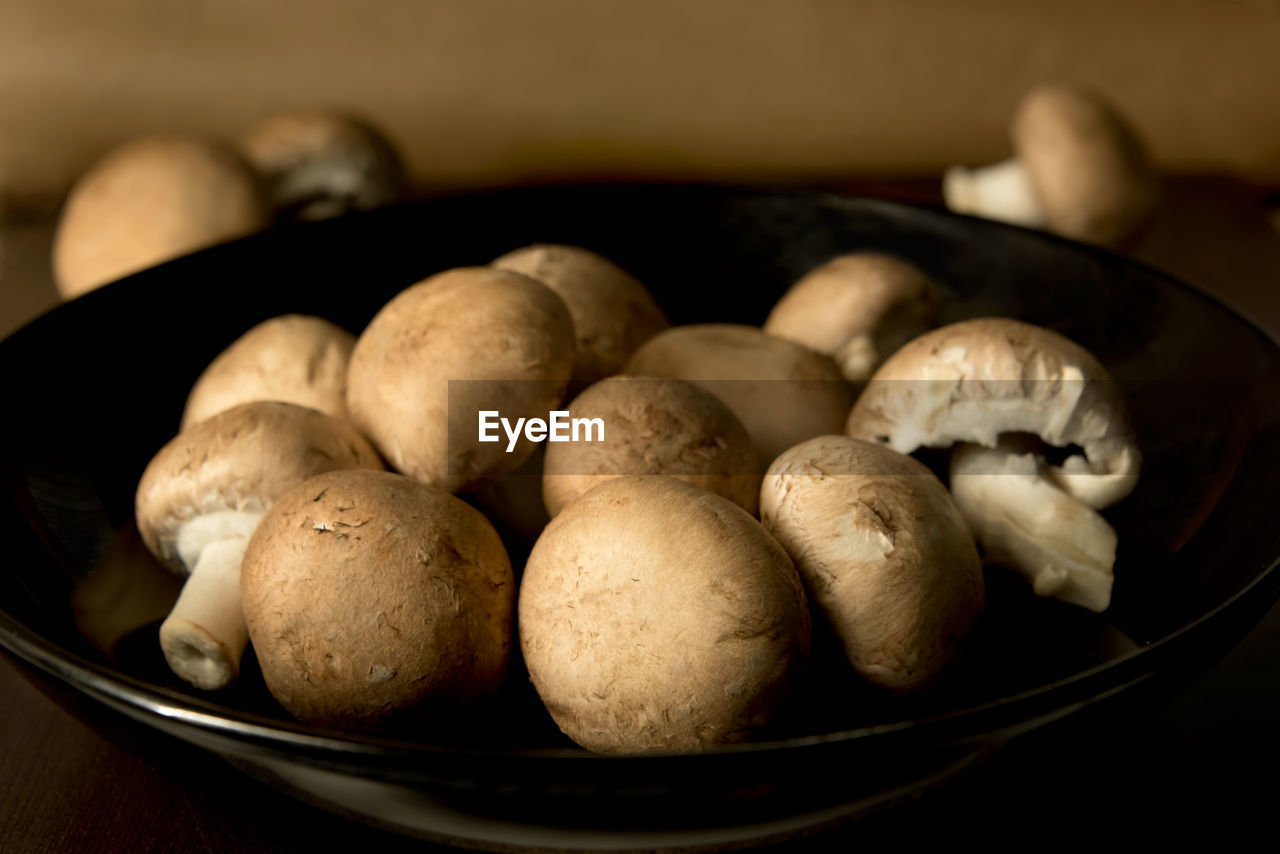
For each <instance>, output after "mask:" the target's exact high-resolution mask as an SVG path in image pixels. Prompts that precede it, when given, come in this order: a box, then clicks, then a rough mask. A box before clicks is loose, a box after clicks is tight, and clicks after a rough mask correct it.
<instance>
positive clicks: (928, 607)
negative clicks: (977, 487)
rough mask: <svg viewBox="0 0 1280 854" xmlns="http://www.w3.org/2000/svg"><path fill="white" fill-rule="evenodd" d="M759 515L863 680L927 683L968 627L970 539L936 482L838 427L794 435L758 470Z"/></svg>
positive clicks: (972, 573) (978, 596)
mask: <svg viewBox="0 0 1280 854" xmlns="http://www.w3.org/2000/svg"><path fill="white" fill-rule="evenodd" d="M760 518H761V521H762V522H763V523H764V526H765V530H767V531H769V533H771V534H773V535H774V536H775V537H777V538H778V542H780V543H781V544H782V546H783V548H785V549H786V550H787V553H788V554H790V555H791V557H792V559H793V560H794V561H795V563H796V568H797V569H798V570H799V571H800V577H801V578H802V579H804V582H805V587H806V588H807V589H808V591H809V594H810V598H811V599H812V601H813V602H815V603H816V604H817V606H818V607H819V608H821V609H822V612H823V614H825V615H826V617H827V620H828V622H829V623H830V624H831V627H832V629H833V630H834V631H835V633H836V635H837V637H839V639H840V642H841V643H842V644H843V646H844V651H845V655H846V657H847V658H848V660H849V663H850V664H851V665H852V667H853V669H854V670H855V671H856V672H857V673H858V674H859V675H860V676H862V677H863V678H865V679H867V680H868V681H870V682H872V683H874V684H877V685H880V686H882V687H885V688H888V689H890V690H893V691H895V692H908V691H913V690H918V689H920V688H923V687H925V686H927V685H928V684H929V683H930V682H932V681H933V680H934V679H936V678H937V676H938V674H939V673H940V672H941V671H942V670H943V669H944V668H945V667H946V666H947V665H948V664H950V663H951V662H952V661H954V660H955V658H956V657H957V656H958V654H959V653H960V651H961V649H962V648H963V645H964V642H965V640H966V639H967V638H968V637H969V636H970V635H971V634H972V632H973V630H974V628H975V626H976V625H977V622H978V617H979V615H980V614H981V612H982V606H983V595H984V593H983V578H982V561H981V559H980V558H979V557H978V550H977V548H976V547H975V546H974V542H973V537H972V536H971V535H970V533H969V530H968V528H966V526H965V522H964V519H962V518H961V516H960V512H959V511H958V510H957V509H956V506H955V504H953V503H952V501H951V497H950V496H949V495H948V494H947V489H946V487H944V486H943V485H942V483H941V481H939V480H938V479H937V478H936V477H934V475H933V473H932V472H930V471H929V469H928V468H926V467H925V466H924V465H923V464H921V463H919V462H917V461H916V460H914V459H912V458H911V457H908V456H905V455H903V454H899V453H897V452H896V451H892V450H890V449H888V448H885V447H883V446H880V445H875V444H872V443H870V442H863V441H860V440H858V439H851V438H849V437H847V436H819V437H818V438H816V439H810V440H809V441H807V442H802V443H801V444H799V445H797V446H795V447H794V448H791V449H790V450H788V451H787V452H786V453H784V454H782V456H780V457H778V458H777V459H776V460H774V461H773V465H771V466H769V470H768V472H766V473H765V477H764V484H763V486H762V488H761V491H760Z"/></svg>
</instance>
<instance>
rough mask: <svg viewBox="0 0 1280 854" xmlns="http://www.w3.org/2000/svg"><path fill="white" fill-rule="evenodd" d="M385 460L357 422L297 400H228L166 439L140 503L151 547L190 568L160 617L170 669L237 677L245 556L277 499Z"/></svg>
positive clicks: (218, 681)
mask: <svg viewBox="0 0 1280 854" xmlns="http://www.w3.org/2000/svg"><path fill="white" fill-rule="evenodd" d="M381 466H382V462H381V460H380V459H379V458H378V455H377V453H375V452H374V450H373V448H372V447H370V445H369V443H368V442H366V441H365V440H364V438H363V437H361V436H360V435H359V434H358V433H356V431H355V430H354V429H353V428H352V427H350V426H349V425H347V424H346V423H344V422H342V421H339V420H337V419H336V418H331V417H330V416H328V415H325V414H324V413H321V412H317V411H316V410H314V409H307V408H306V407H302V406H295V405H294V404H291V403H276V402H255V403H247V404H244V405H242V406H237V407H235V408H234V409H228V410H227V411H225V412H222V413H219V414H218V415H215V416H213V417H212V418H210V419H208V420H206V421H201V422H199V423H198V424H194V425H192V426H191V427H189V428H188V429H187V430H185V431H183V432H182V433H181V434H179V435H178V436H177V437H176V438H174V439H173V440H172V441H170V442H169V443H168V444H167V445H165V446H164V447H163V448H161V449H160V451H159V452H158V453H157V454H156V455H155V457H153V458H152V460H151V462H150V463H149V464H148V465H147V468H146V471H144V472H143V474H142V480H141V481H140V482H139V484H138V493H137V499H136V507H135V512H136V516H137V520H138V530H139V532H140V533H141V534H142V539H143V542H145V543H146V544H147V548H148V549H149V550H150V551H151V553H152V554H154V555H155V556H156V558H157V559H159V560H160V562H161V563H163V564H164V565H165V566H167V567H168V568H169V569H171V570H173V571H175V572H178V573H182V574H188V573H189V574H190V577H189V578H188V579H187V582H186V584H185V585H184V586H183V588H182V594H181V595H180V596H179V597H178V601H177V603H176V604H175V605H174V607H173V610H172V611H171V612H170V613H169V616H168V617H167V618H166V619H165V621H164V623H163V624H162V625H161V627H160V645H161V647H162V648H163V649H164V654H165V658H166V659H167V660H168V662H169V666H170V667H171V668H172V669H173V672H174V673H176V674H178V675H179V676H181V677H182V678H183V679H185V680H187V681H188V682H190V683H191V684H192V685H195V686H196V687H197V688H203V689H206V690H212V689H216V688H221V687H224V686H226V685H227V684H229V683H230V682H231V681H232V680H233V679H235V677H236V675H237V673H238V672H239V667H240V656H241V655H242V653H243V652H244V647H245V642H246V637H247V636H246V629H245V623H244V614H243V612H242V611H241V607H240V562H241V558H242V557H243V555H244V549H245V546H246V545H247V544H248V542H249V538H250V537H251V536H252V535H253V532H254V529H255V528H257V525H258V522H259V520H260V519H261V518H262V515H263V513H265V512H266V511H267V508H269V507H270V506H271V504H272V502H274V501H275V500H276V499H277V498H278V497H280V496H281V495H282V494H284V492H285V491H287V490H288V489H290V488H291V487H293V486H295V485H296V484H298V483H300V482H302V481H303V480H306V479H307V478H308V477H311V476H313V475H316V474H320V473H322V472H326V471H331V470H333V469H341V468H381Z"/></svg>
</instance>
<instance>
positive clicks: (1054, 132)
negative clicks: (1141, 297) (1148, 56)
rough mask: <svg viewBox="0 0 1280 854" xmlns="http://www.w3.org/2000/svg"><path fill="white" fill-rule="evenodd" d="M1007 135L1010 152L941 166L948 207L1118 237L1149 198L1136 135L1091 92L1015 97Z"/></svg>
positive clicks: (1060, 90) (1150, 170)
mask: <svg viewBox="0 0 1280 854" xmlns="http://www.w3.org/2000/svg"><path fill="white" fill-rule="evenodd" d="M1011 136H1012V139H1013V148H1014V152H1015V156H1014V158H1013V159H1011V160H1006V161H1004V162H1002V163H997V164H995V165H993V166H987V167H984V168H982V169H974V170H970V169H966V168H964V167H961V166H953V167H952V168H950V169H948V170H947V173H946V175H945V176H944V178H943V195H944V196H945V198H946V203H947V207H949V208H951V210H954V211H958V212H960V213H971V214H976V215H978V216H985V217H989V218H991V219H999V220H1004V221H1006V222H1012V223H1016V224H1018V225H1025V226H1031V227H1035V228H1048V229H1049V230H1051V231H1054V232H1056V233H1058V234H1061V235H1063V236H1064V237H1071V238H1075V239H1077V240H1085V241H1089V242H1093V243H1117V242H1119V241H1120V240H1122V239H1124V238H1125V237H1126V236H1127V235H1128V234H1129V233H1130V232H1132V231H1133V230H1134V229H1135V228H1136V227H1137V226H1138V225H1139V223H1140V222H1141V221H1142V220H1143V219H1144V218H1145V217H1146V216H1147V214H1148V213H1149V212H1150V211H1151V209H1152V208H1153V207H1154V205H1155V199H1156V195H1157V189H1158V179H1157V177H1156V171H1155V167H1154V166H1153V165H1152V163H1151V160H1150V157H1149V155H1148V154H1147V151H1146V149H1145V147H1144V146H1143V144H1142V141H1141V140H1140V139H1139V137H1138V135H1137V134H1136V133H1135V132H1134V131H1133V129H1132V128H1130V127H1129V125H1128V124H1127V123H1126V122H1125V120H1124V119H1123V118H1122V117H1121V116H1120V114H1119V113H1118V112H1116V110H1115V109H1113V108H1112V107H1111V106H1110V105H1108V104H1107V103H1106V102H1105V101H1104V100H1102V98H1100V97H1099V96H1097V95H1096V94H1094V93H1092V92H1089V91H1087V90H1084V89H1080V88H1073V87H1067V86H1042V87H1039V88H1037V89H1034V90H1032V91H1031V92H1030V93H1029V94H1027V96H1026V97H1024V98H1023V100H1022V102H1021V103H1020V104H1019V105H1018V108H1017V111H1016V113H1015V115H1014V119H1013V124H1012V127H1011Z"/></svg>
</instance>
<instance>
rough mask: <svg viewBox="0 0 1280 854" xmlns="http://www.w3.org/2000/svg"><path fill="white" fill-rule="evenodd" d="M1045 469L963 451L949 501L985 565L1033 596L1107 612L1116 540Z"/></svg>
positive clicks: (1024, 457)
mask: <svg viewBox="0 0 1280 854" xmlns="http://www.w3.org/2000/svg"><path fill="white" fill-rule="evenodd" d="M1046 469H1047V467H1046V466H1045V464H1044V463H1043V461H1042V460H1040V459H1039V458H1038V457H1036V456H1035V455H1033V454H1018V453H1014V452H1011V451H1009V450H1007V449H999V448H998V449H991V448H983V447H980V446H978V445H960V446H958V447H957V448H956V450H955V451H954V452H953V453H952V457H951V495H952V497H953V498H954V499H955V502H956V506H958V507H959V508H960V512H961V514H962V515H963V516H964V518H965V521H966V522H967V523H968V525H969V529H970V531H971V532H972V533H973V536H974V539H976V540H977V541H978V543H979V544H980V545H981V546H982V548H983V550H984V552H985V553H986V558H987V560H988V561H990V562H991V563H995V564H999V565H1002V566H1007V567H1009V568H1011V569H1015V570H1017V571H1018V572H1020V573H1021V574H1022V575H1023V576H1025V577H1026V578H1027V580H1028V581H1030V582H1031V585H1032V588H1033V589H1034V590H1035V592H1036V594H1037V595H1040V596H1053V597H1055V598H1057V599H1061V600H1063V601H1064V602H1070V603H1071V604H1073V605H1080V606H1082V607H1085V608H1088V609H1089V610H1091V611H1097V612H1101V611H1105V610H1106V609H1107V606H1108V605H1109V604H1110V602H1111V585H1112V581H1113V578H1114V576H1113V574H1112V567H1113V566H1114V565H1115V559H1116V533H1115V531H1114V530H1113V529H1112V528H1111V526H1110V525H1109V524H1107V521H1106V520H1105V519H1103V518H1102V517H1101V516H1100V515H1098V513H1096V512H1095V511H1093V510H1092V509H1090V508H1089V507H1087V506H1086V505H1085V504H1083V503H1082V502H1080V501H1079V500H1077V499H1076V498H1074V497H1073V496H1071V495H1068V494H1067V493H1066V492H1064V491H1063V490H1062V489H1060V488H1059V487H1058V486H1057V485H1056V484H1055V483H1054V481H1053V479H1052V478H1051V477H1050V475H1049V473H1048V472H1047V470H1046Z"/></svg>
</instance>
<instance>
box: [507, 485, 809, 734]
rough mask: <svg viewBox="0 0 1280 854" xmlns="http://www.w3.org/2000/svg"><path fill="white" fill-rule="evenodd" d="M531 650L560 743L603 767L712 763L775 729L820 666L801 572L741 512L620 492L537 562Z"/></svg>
mask: <svg viewBox="0 0 1280 854" xmlns="http://www.w3.org/2000/svg"><path fill="white" fill-rule="evenodd" d="M518 625H519V630H520V644H521V649H522V650H523V651H524V658H525V662H526V664H528V666H529V674H530V676H531V678H532V680H533V684H534V687H535V688H536V689H537V691H538V694H539V696H541V698H542V701H543V703H544V704H545V705H546V707H547V710H548V711H549V712H550V713H551V716H552V717H553V718H554V719H555V721H556V723H557V724H558V725H559V726H560V729H561V730H563V731H564V732H565V734H566V735H568V736H569V737H570V738H572V739H573V740H574V741H576V742H577V743H578V744H581V745H582V746H584V747H586V748H588V749H590V750H595V751H600V752H610V753H621V752H642V751H678V752H688V751H699V750H705V749H708V748H711V747H713V746H715V745H718V744H724V743H729V742H736V741H741V740H743V739H745V738H748V737H749V736H750V735H751V734H752V733H753V732H754V731H755V730H756V729H758V728H759V727H760V726H761V725H763V724H764V723H766V722H767V721H768V720H769V719H770V718H772V717H773V715H774V713H775V711H776V710H777V708H778V707H779V705H780V704H781V703H782V702H783V701H784V699H785V698H786V697H787V696H788V695H789V693H790V692H791V689H792V687H793V684H794V682H795V681H796V679H797V677H798V675H799V673H800V671H801V670H802V668H803V665H804V664H805V662H807V659H808V652H809V642H810V625H809V612H808V608H807V605H806V603H805V598H804V591H803V589H802V587H801V584H800V579H799V578H798V577H797V575H796V572H795V568H794V567H793V566H792V565H791V560H790V558H788V557H787V555H786V553H785V552H784V551H783V550H782V548H781V547H780V546H779V545H778V544H777V542H776V541H775V540H774V539H773V538H772V537H770V536H769V535H768V534H767V533H766V532H765V530H764V529H763V528H762V527H760V524H759V523H758V522H756V521H755V519H753V518H751V516H750V515H748V514H747V512H746V511H745V510H743V509H742V508H741V507H738V506H737V505H736V504H734V503H733V502H731V501H728V500H727V499H724V498H721V497H720V496H718V495H714V494H712V493H710V492H706V491H705V490H701V489H698V488H697V487H694V486H691V485H689V484H687V483H684V482H683V481H680V480H677V479H675V478H670V477H620V478H617V479H614V480H610V481H608V482H607V483H604V484H601V485H600V486H598V487H596V488H595V489H593V490H591V492H589V493H587V494H586V495H584V496H583V497H582V498H580V499H578V500H577V501H575V502H574V503H573V504H571V505H569V506H568V507H567V508H565V510H564V511H563V512H561V513H560V515H558V516H557V517H556V518H555V519H553V520H552V521H551V524H550V525H548V526H547V529H546V531H544V532H543V534H542V537H540V538H539V540H538V542H537V544H536V545H535V546H534V549H533V553H532V554H531V555H530V557H529V563H528V565H527V567H526V568H525V573H524V579H523V581H522V583H521V587H520V598H519V619H518Z"/></svg>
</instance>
